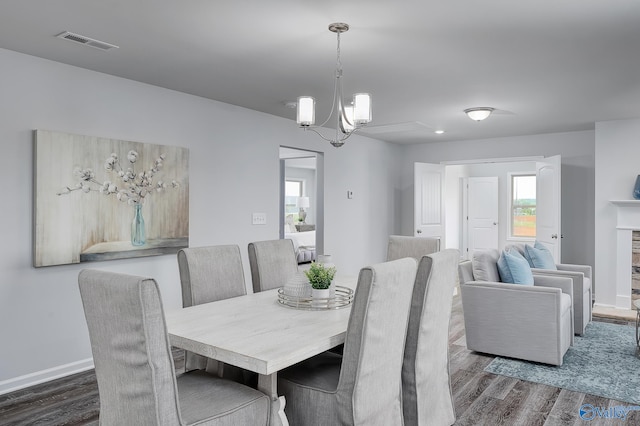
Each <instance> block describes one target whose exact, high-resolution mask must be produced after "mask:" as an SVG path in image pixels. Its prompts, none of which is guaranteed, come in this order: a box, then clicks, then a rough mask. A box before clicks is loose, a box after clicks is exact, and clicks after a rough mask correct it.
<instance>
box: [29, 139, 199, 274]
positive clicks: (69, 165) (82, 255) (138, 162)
mask: <svg viewBox="0 0 640 426" xmlns="http://www.w3.org/2000/svg"><path fill="white" fill-rule="evenodd" d="M34 151H35V155H34V156H35V200H34V206H35V212H34V226H35V231H34V240H35V242H34V266H35V267H41V266H50V265H62V264H69V263H80V262H89V261H99V260H110V259H122V258H129V257H141V256H154V255H161V254H171V253H176V252H177V251H178V250H179V249H181V248H184V247H188V246H189V150H188V149H186V148H180V147H175V146H167V145H155V144H150V143H142V142H131V141H124V140H117V139H108V138H101V137H94V136H83V135H75V134H69V133H62V132H52V131H46V130H36V131H35V149H34Z"/></svg>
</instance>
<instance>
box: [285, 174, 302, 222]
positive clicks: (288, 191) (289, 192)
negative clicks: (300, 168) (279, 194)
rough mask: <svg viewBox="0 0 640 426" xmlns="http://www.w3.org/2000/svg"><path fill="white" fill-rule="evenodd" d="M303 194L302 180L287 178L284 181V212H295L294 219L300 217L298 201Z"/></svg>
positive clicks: (286, 213)
mask: <svg viewBox="0 0 640 426" xmlns="http://www.w3.org/2000/svg"><path fill="white" fill-rule="evenodd" d="M301 196H302V181H301V180H286V181H285V182H284V214H285V216H286V215H288V214H293V215H294V219H297V218H298V209H297V207H296V201H298V197H301Z"/></svg>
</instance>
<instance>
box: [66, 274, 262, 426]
mask: <svg viewBox="0 0 640 426" xmlns="http://www.w3.org/2000/svg"><path fill="white" fill-rule="evenodd" d="M78 282H79V286H80V296H81V298H82V304H83V306H84V312H85V316H86V319H87V325H88V328H89V338H90V340H91V350H92V352H93V361H94V364H95V371H96V378H97V380H98V392H99V395H100V425H102V426H111V425H113V426H120V425H159V426H169V425H171V426H173V425H196V424H197V425H219V426H224V425H247V426H249V425H265V426H266V425H267V424H268V421H269V413H270V405H271V401H270V399H269V397H267V396H266V395H265V394H263V393H262V392H259V391H257V390H255V389H251V388H249V387H247V386H244V385H241V384H239V383H236V382H232V381H229V380H224V379H220V378H218V377H215V376H213V375H210V374H208V373H206V372H204V371H202V370H197V371H192V372H189V373H185V374H182V375H180V376H179V377H177V378H176V374H175V367H174V365H173V358H172V356H171V346H170V344H169V336H168V335H167V327H166V323H165V319H164V310H163V308H162V300H161V298H160V291H159V289H158V285H157V283H156V282H155V280H153V279H150V278H142V277H136V276H131V275H123V274H116V273H113V272H105V271H97V270H83V271H81V272H80V275H79V277H78Z"/></svg>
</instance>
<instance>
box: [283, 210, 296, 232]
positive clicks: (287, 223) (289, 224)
mask: <svg viewBox="0 0 640 426" xmlns="http://www.w3.org/2000/svg"><path fill="white" fill-rule="evenodd" d="M284 232H286V233H292V232H298V229H297V228H296V225H295V223H294V220H293V215H292V214H288V215H287V216H286V217H285V218H284Z"/></svg>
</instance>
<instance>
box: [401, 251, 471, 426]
mask: <svg viewBox="0 0 640 426" xmlns="http://www.w3.org/2000/svg"><path fill="white" fill-rule="evenodd" d="M459 261H460V252H459V251H458V250H454V249H447V250H443V251H441V252H438V253H433V254H430V255H428V256H423V257H422V259H421V260H420V263H419V264H418V273H417V274H416V281H415V285H414V287H413V295H412V300H411V311H410V313H409V326H408V328H407V340H406V342H405V349H404V361H403V364H402V410H403V415H404V424H405V426H416V425H420V426H427V425H429V426H439V425H447V426H448V425H452V424H453V423H454V422H455V420H456V416H455V410H454V406H453V396H452V394H451V384H450V377H449V321H450V319H451V302H452V300H453V289H454V287H455V286H457V284H458V263H459Z"/></svg>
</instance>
